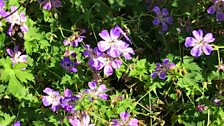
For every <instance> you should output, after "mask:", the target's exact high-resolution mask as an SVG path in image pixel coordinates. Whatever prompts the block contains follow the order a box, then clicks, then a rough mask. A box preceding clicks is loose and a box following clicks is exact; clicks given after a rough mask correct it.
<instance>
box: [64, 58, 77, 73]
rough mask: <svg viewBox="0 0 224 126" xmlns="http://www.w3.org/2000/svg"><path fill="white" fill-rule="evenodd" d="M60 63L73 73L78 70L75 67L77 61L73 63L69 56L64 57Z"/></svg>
mask: <svg viewBox="0 0 224 126" xmlns="http://www.w3.org/2000/svg"><path fill="white" fill-rule="evenodd" d="M60 64H61V66H62V67H63V68H64V69H65V70H67V71H68V72H72V73H75V72H77V71H78V70H77V69H76V66H77V63H74V62H73V61H71V59H70V58H69V57H64V58H63V60H61V63H60Z"/></svg>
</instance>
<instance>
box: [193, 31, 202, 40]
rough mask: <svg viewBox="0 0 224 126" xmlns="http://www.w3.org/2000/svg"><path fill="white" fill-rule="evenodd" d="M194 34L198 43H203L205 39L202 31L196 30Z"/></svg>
mask: <svg viewBox="0 0 224 126" xmlns="http://www.w3.org/2000/svg"><path fill="white" fill-rule="evenodd" d="M192 33H193V36H194V37H195V39H196V40H197V41H201V40H202V39H203V31H202V30H194V31H193V32H192Z"/></svg>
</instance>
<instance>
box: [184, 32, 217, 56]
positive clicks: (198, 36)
mask: <svg viewBox="0 0 224 126" xmlns="http://www.w3.org/2000/svg"><path fill="white" fill-rule="evenodd" d="M192 33H193V36H194V37H187V38H186V39H185V46H186V47H193V48H192V49H191V55H192V56H195V57H199V56H201V54H202V52H204V53H205V55H210V54H211V52H212V50H213V48H212V46H211V45H209V43H212V42H214V41H215V38H213V35H212V33H207V34H206V35H205V36H204V37H203V31H202V30H194V31H193V32H192Z"/></svg>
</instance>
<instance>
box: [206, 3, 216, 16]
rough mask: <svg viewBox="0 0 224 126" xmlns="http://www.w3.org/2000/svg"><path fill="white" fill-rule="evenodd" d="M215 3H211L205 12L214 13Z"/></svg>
mask: <svg viewBox="0 0 224 126" xmlns="http://www.w3.org/2000/svg"><path fill="white" fill-rule="evenodd" d="M215 11H216V10H215V5H212V6H210V7H209V8H208V9H207V12H208V13H209V14H215Z"/></svg>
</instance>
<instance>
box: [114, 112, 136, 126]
mask: <svg viewBox="0 0 224 126" xmlns="http://www.w3.org/2000/svg"><path fill="white" fill-rule="evenodd" d="M111 126H138V120H137V119H136V118H130V114H129V113H128V112H121V113H120V119H113V120H112V121H111Z"/></svg>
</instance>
